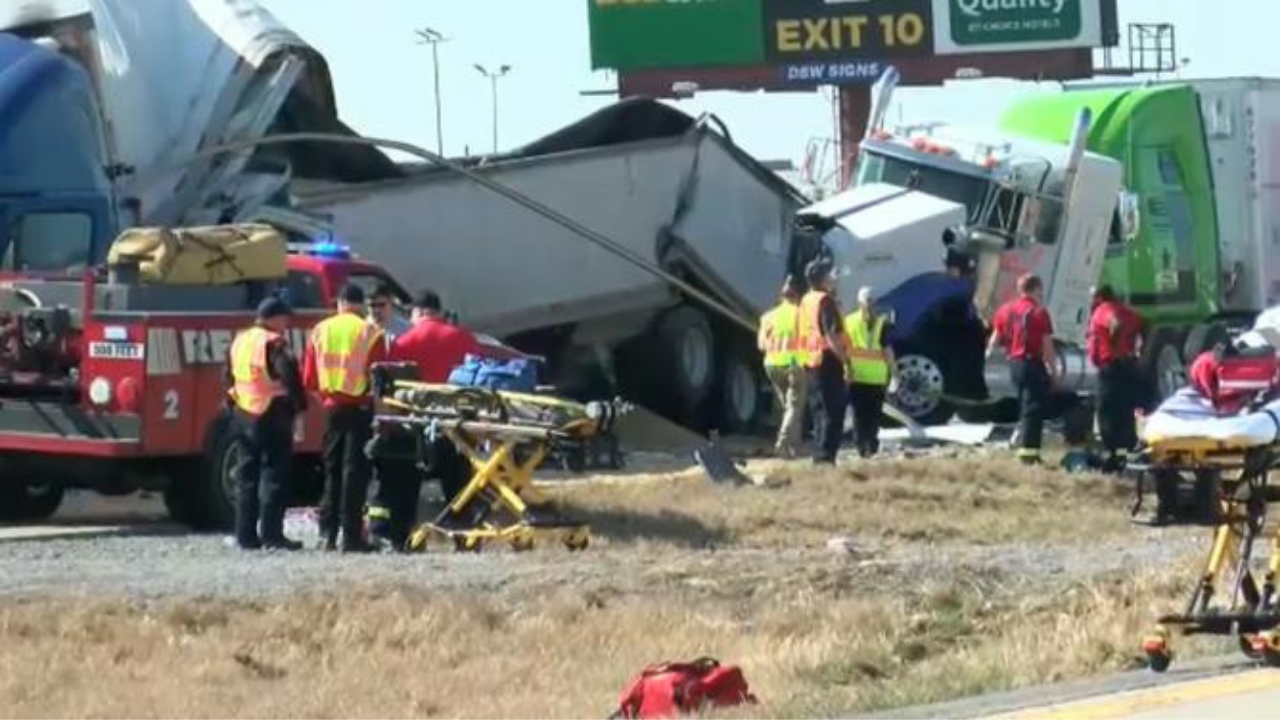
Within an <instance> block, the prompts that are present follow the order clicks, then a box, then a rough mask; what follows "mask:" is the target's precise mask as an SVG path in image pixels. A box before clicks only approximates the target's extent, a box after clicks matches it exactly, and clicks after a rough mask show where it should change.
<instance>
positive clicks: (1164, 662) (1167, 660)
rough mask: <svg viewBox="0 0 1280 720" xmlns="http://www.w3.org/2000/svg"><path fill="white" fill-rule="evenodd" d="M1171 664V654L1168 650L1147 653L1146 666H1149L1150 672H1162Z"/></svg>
mask: <svg viewBox="0 0 1280 720" xmlns="http://www.w3.org/2000/svg"><path fill="white" fill-rule="evenodd" d="M1171 664H1173V655H1171V654H1170V653H1169V651H1168V650H1160V651H1156V652H1148V653H1147V667H1149V668H1151V671H1152V672H1157V673H1162V672H1164V671H1166V670H1168V669H1169V666H1170V665H1171Z"/></svg>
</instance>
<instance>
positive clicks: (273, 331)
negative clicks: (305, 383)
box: [227, 298, 307, 550]
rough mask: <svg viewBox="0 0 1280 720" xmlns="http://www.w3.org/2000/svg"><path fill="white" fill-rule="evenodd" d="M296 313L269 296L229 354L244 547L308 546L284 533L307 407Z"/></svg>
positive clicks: (238, 518) (238, 523) (241, 544)
mask: <svg viewBox="0 0 1280 720" xmlns="http://www.w3.org/2000/svg"><path fill="white" fill-rule="evenodd" d="M290 314H291V311H290V308H289V306H288V305H287V304H286V303H285V302H284V301H283V300H279V299H276V298H269V299H267V300H264V301H263V302H262V304H261V305H259V306H258V318H257V321H256V322H255V323H254V325H253V327H250V328H248V329H247V330H244V331H242V332H241V333H240V334H238V335H237V336H236V338H235V340H234V341H233V342H232V343H231V348H230V352H229V353H228V357H227V383H228V391H227V398H228V400H229V401H230V405H231V422H232V425H233V427H234V430H235V442H236V443H237V444H238V445H239V450H240V462H239V464H238V466H237V467H236V469H235V474H236V485H237V491H236V507H235V511H236V526H235V532H236V537H235V539H236V545H237V546H238V547H240V548H241V549H242V550H257V549H260V548H266V549H269V550H299V549H301V548H302V543H300V542H296V541H294V540H290V539H289V538H287V537H285V535H284V514H285V508H286V506H287V504H288V500H289V494H290V481H291V477H290V470H291V465H292V462H291V461H292V458H293V423H294V418H295V417H296V416H297V415H298V414H299V413H302V412H304V411H305V410H306V408H307V396H306V392H305V391H304V390H303V388H302V381H301V379H300V378H299V376H298V364H297V361H296V360H295V358H294V356H293V354H292V353H291V352H290V351H289V344H288V341H287V340H286V338H285V334H284V333H285V331H286V330H287V329H288V327H289V315H290Z"/></svg>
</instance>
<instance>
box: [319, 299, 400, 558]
mask: <svg viewBox="0 0 1280 720" xmlns="http://www.w3.org/2000/svg"><path fill="white" fill-rule="evenodd" d="M364 301H365V297H364V291H363V290H361V289H360V287H359V286H358V285H348V286H346V287H345V288H343V289H342V292H341V294H340V295H339V296H338V312H337V313H335V314H334V315H333V316H332V317H330V318H328V319H326V320H324V321H323V322H321V323H320V324H319V325H316V326H315V328H314V329H312V331H311V339H310V341H309V342H308V343H307V357H306V363H305V364H304V366H303V378H304V380H305V381H306V384H307V387H308V388H309V389H311V390H314V391H315V392H317V393H318V394H319V395H320V397H321V399H322V400H323V402H324V408H325V430H324V496H323V498H322V499H321V501H320V532H321V535H322V536H323V542H324V549H325V550H336V549H338V533H339V531H341V533H342V546H341V549H342V551H343V552H370V551H372V550H374V549H375V548H374V547H373V546H372V545H370V544H369V542H368V541H367V540H366V539H365V537H364V531H363V526H364V503H365V500H366V498H367V495H368V490H369V476H370V475H371V473H372V468H371V464H370V462H369V458H368V457H367V456H366V455H365V446H366V445H368V443H369V439H370V437H371V436H372V434H373V398H372V396H371V395H370V393H369V388H370V381H369V368H370V366H372V365H373V364H374V363H377V362H382V361H383V360H384V359H385V358H386V356H387V344H386V341H385V340H384V339H383V336H382V330H381V329H380V328H379V327H378V326H377V325H375V324H373V323H371V322H368V321H367V320H366V319H365V318H364V317H363V311H364Z"/></svg>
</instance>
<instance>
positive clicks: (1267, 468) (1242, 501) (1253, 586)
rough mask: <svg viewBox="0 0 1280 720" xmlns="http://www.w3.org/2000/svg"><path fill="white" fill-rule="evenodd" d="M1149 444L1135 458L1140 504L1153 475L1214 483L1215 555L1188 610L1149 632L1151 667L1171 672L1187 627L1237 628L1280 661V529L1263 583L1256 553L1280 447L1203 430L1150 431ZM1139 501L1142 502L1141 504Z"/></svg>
mask: <svg viewBox="0 0 1280 720" xmlns="http://www.w3.org/2000/svg"><path fill="white" fill-rule="evenodd" d="M1147 440H1148V448H1147V450H1146V452H1145V453H1144V454H1143V455H1142V456H1140V457H1139V458H1136V459H1135V460H1134V461H1133V462H1131V463H1130V464H1129V469H1130V470H1131V471H1134V472H1136V473H1138V481H1139V491H1138V492H1139V504H1140V503H1141V493H1142V490H1141V487H1142V483H1143V482H1145V480H1146V479H1153V480H1154V481H1155V482H1156V483H1171V484H1173V485H1167V487H1176V484H1177V483H1178V482H1180V481H1181V480H1183V479H1184V478H1185V477H1186V476H1187V475H1191V476H1192V477H1194V478H1195V479H1196V481H1197V483H1199V484H1200V485H1201V486H1202V487H1205V488H1208V489H1209V490H1208V492H1209V493H1210V503H1209V505H1210V506H1211V508H1212V510H1211V512H1212V516H1211V517H1210V518H1207V520H1208V524H1210V525H1212V526H1213V533H1212V542H1211V544H1210V548H1209V553H1208V556H1207V557H1206V559H1205V564H1204V567H1203V570H1202V571H1201V573H1200V576H1199V577H1198V578H1197V581H1196V585H1195V588H1194V589H1193V590H1192V593H1191V597H1190V599H1189V600H1188V602H1187V605H1186V608H1185V610H1184V611H1183V612H1182V613H1181V614H1172V615H1166V616H1163V617H1161V618H1160V619H1159V620H1158V622H1157V625H1156V627H1155V628H1154V630H1153V631H1152V632H1150V633H1149V634H1147V635H1146V636H1145V637H1144V638H1143V642H1142V649H1143V652H1144V654H1145V655H1146V657H1147V661H1148V665H1149V667H1150V668H1151V669H1152V670H1154V671H1156V672H1164V671H1165V670H1167V669H1168V668H1169V665H1170V663H1171V662H1172V660H1173V655H1174V653H1173V649H1172V646H1171V640H1172V636H1173V634H1174V633H1175V632H1176V633H1178V634H1181V635H1235V636H1236V637H1237V638H1238V641H1239V645H1240V649H1241V650H1242V651H1243V652H1244V653H1245V654H1246V655H1247V656H1248V657H1250V658H1251V659H1255V660H1262V661H1263V662H1265V663H1266V664H1268V665H1272V666H1277V665H1280V634H1278V633H1277V630H1276V628H1277V626H1280V612H1278V608H1277V599H1278V598H1277V594H1276V589H1277V588H1276V580H1277V573H1278V572H1280V533H1277V534H1275V536H1274V537H1273V539H1272V543H1271V544H1272V548H1271V554H1270V557H1269V559H1268V563H1267V566H1266V571H1265V575H1264V576H1263V578H1262V582H1261V583H1259V582H1258V580H1257V578H1256V577H1255V571H1254V568H1253V567H1252V566H1251V558H1252V554H1253V549H1254V545H1255V544H1256V542H1257V541H1258V539H1259V538H1260V537H1261V536H1262V532H1263V529H1264V525H1265V521H1266V512H1267V503H1268V501H1271V500H1273V499H1274V497H1273V493H1272V491H1271V489H1270V488H1269V487H1268V477H1269V475H1270V473H1271V472H1272V471H1273V470H1274V469H1275V468H1276V467H1277V464H1278V460H1280V454H1278V451H1280V447H1278V446H1276V445H1274V444H1272V445H1257V444H1255V443H1243V444H1237V443H1232V442H1230V441H1228V440H1208V439H1203V438H1178V439H1162V438H1152V437H1148V438H1147ZM1136 510H1137V507H1136V506H1135V512H1136Z"/></svg>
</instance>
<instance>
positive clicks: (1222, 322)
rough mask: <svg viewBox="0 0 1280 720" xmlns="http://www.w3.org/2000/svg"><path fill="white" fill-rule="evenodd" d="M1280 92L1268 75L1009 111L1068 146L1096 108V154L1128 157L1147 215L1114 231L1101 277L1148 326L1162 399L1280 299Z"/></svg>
mask: <svg viewBox="0 0 1280 720" xmlns="http://www.w3.org/2000/svg"><path fill="white" fill-rule="evenodd" d="M1277 96H1280V86H1278V85H1277V84H1275V83H1271V82H1268V81H1261V80H1211V81H1201V82H1196V83H1169V84H1155V85H1129V86H1119V87H1116V86H1097V85H1093V86H1084V87H1071V88H1068V89H1067V90H1066V91H1065V92H1062V93H1055V94H1044V95H1035V96H1032V97H1030V98H1027V99H1024V100H1022V101H1020V102H1019V103H1017V104H1015V105H1014V106H1012V107H1011V108H1010V109H1009V110H1008V111H1007V112H1006V113H1005V115H1004V117H1003V122H1002V126H1003V127H1002V129H1003V130H1004V131H1005V132H1010V133H1014V134H1018V135H1022V136H1026V137H1031V138H1036V139H1040V140H1048V141H1052V142H1065V141H1066V140H1067V138H1068V137H1069V135H1070V133H1071V131H1072V127H1073V122H1074V118H1075V116H1076V114H1077V113H1078V112H1079V111H1080V110H1081V109H1082V108H1088V109H1089V110H1091V112H1092V115H1093V118H1094V122H1093V125H1092V127H1091V128H1090V132H1089V138H1088V148H1089V150H1091V151H1093V152H1096V153H1098V154H1101V155H1106V156H1109V157H1112V158H1115V159H1116V160H1119V161H1121V162H1122V163H1123V164H1124V168H1125V171H1124V184H1125V187H1126V189H1127V191H1128V194H1127V197H1128V198H1129V201H1130V202H1131V203H1132V209H1133V211H1135V212H1136V213H1137V215H1138V216H1139V217H1140V221H1139V223H1138V230H1137V233H1136V234H1135V235H1134V236H1132V237H1131V238H1130V239H1129V240H1127V241H1126V240H1125V239H1123V238H1121V237H1120V235H1119V233H1118V232H1113V233H1112V237H1111V238H1110V239H1109V241H1108V243H1107V249H1106V257H1105V261H1104V263H1103V268H1102V273H1101V279H1100V280H1101V282H1103V283H1106V284H1109V285H1111V286H1112V287H1113V288H1114V289H1115V290H1116V291H1117V293H1118V294H1120V295H1121V297H1123V298H1126V299H1127V300H1128V302H1129V303H1130V304H1132V305H1133V306H1134V307H1135V309H1137V310H1138V311H1139V312H1140V313H1141V314H1142V316H1143V317H1144V319H1145V320H1146V321H1147V324H1148V332H1147V336H1146V347H1145V351H1144V359H1145V363H1146V368H1147V370H1148V372H1149V373H1150V374H1151V375H1152V376H1153V378H1154V379H1155V381H1156V382H1157V386H1158V388H1159V390H1160V392H1161V393H1162V395H1168V394H1170V393H1171V392H1172V391H1173V390H1174V389H1176V388H1177V387H1179V386H1180V385H1181V384H1183V383H1184V382H1185V367H1186V365H1187V364H1188V363H1189V362H1190V361H1191V360H1192V359H1193V358H1194V357H1195V355H1196V354H1198V353H1199V352H1201V351H1202V350H1204V349H1207V348H1209V347H1212V345H1213V344H1214V343H1216V342H1217V341H1219V340H1221V339H1222V338H1224V337H1226V335H1227V333H1228V332H1229V330H1230V329H1231V328H1232V327H1237V326H1240V325H1245V324H1247V323H1248V322H1250V321H1251V319H1252V318H1253V316H1254V315H1256V313H1257V312H1259V311H1260V310H1261V309H1263V308H1265V307H1267V306H1268V305H1272V304H1275V303H1276V302H1277V301H1280V278H1277V277H1276V276H1277V275H1280V269H1277V268H1275V267H1274V266H1275V265H1276V258H1275V257H1274V255H1272V254H1269V253H1270V252H1273V251H1270V246H1273V245H1274V244H1275V243H1276V242H1280V234H1277V227H1276V226H1275V225H1274V224H1273V221H1272V219H1271V218H1272V217H1273V216H1274V213H1273V212H1271V210H1272V209H1274V205H1276V203H1275V202H1274V200H1273V196H1277V194H1276V193H1275V192H1274V191H1271V190H1270V187H1269V186H1270V185H1271V182H1270V180H1271V175H1272V168H1271V167H1270V166H1269V165H1268V164H1267V158H1268V156H1269V154H1268V153H1267V152H1266V149H1267V144H1268V143H1270V142H1271V141H1272V135H1275V133H1274V132H1272V131H1271V130H1270V126H1269V125H1268V124H1266V123H1264V122H1263V121H1264V120H1266V119H1268V118H1270V117H1278V118H1280V102H1277V101H1276V100H1277ZM1259 128H1263V129H1265V130H1266V132H1259ZM1276 138H1277V139H1280V135H1276ZM1277 174H1280V173H1277Z"/></svg>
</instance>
